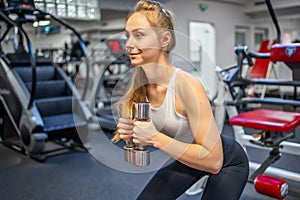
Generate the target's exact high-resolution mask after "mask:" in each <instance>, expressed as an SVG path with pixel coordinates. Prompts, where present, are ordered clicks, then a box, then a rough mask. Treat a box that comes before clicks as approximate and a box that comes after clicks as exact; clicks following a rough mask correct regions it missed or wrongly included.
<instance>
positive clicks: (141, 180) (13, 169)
mask: <svg viewBox="0 0 300 200" xmlns="http://www.w3.org/2000/svg"><path fill="white" fill-rule="evenodd" d="M223 132H224V133H223V134H231V132H232V131H231V128H230V127H229V126H225V127H224V131H223ZM253 154H255V153H253ZM256 155H257V154H256ZM283 157H284V156H283ZM283 157H282V160H283V161H282V162H281V159H280V160H279V161H278V163H279V164H280V162H281V163H285V164H286V165H293V166H294V167H295V168H298V164H295V161H294V160H288V161H287V160H285V159H284V158H283ZM250 158H251V156H250ZM296 163H299V162H296ZM298 170H299V169H298ZM152 175H153V172H148V173H141V174H133V173H125V172H121V171H117V170H115V169H112V168H109V167H107V166H106V165H104V164H102V163H101V162H99V161H98V160H97V159H95V158H94V157H93V156H92V155H91V154H89V153H86V152H78V151H74V152H71V153H67V154H61V155H57V156H53V157H50V158H48V159H47V161H46V162H45V163H40V162H37V161H35V160H32V159H30V158H29V157H28V156H26V155H23V154H20V153H17V152H15V151H13V150H11V149H9V148H7V147H5V146H3V145H0V180H1V181H0V197H1V198H0V199H1V200H40V199H45V200H61V199H64V200H87V199H93V200H104V199H112V200H117V199H118V200H119V199H124V200H133V199H135V198H136V196H137V195H138V193H139V192H140V191H141V190H142V188H143V187H144V185H145V184H146V183H147V181H148V180H149V179H150V178H151V176H152ZM287 182H288V184H289V195H288V196H287V198H286V200H299V199H300V183H296V182H293V181H289V180H287ZM229 192H230V191H229ZM200 196H201V193H200V194H197V195H193V196H189V195H186V194H183V195H182V196H181V197H180V198H178V199H179V200H195V199H200ZM272 199H274V198H271V197H268V196H266V195H262V194H259V193H257V192H256V191H255V188H254V185H253V184H251V183H247V185H246V188H245V190H244V192H243V194H242V197H241V200H272Z"/></svg>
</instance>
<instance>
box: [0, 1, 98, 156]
mask: <svg viewBox="0 0 300 200" xmlns="http://www.w3.org/2000/svg"><path fill="white" fill-rule="evenodd" d="M0 6H1V8H0V19H1V21H2V22H3V23H5V24H6V27H7V29H6V30H5V32H4V33H3V34H2V35H1V38H0V43H1V47H2V43H3V40H4V39H5V37H6V36H7V34H8V33H9V31H10V30H11V29H12V28H14V29H17V30H18V37H19V46H18V48H17V49H16V50H15V52H13V53H6V52H5V51H4V49H2V48H1V57H0V140H1V142H2V144H3V145H5V146H7V147H10V148H12V149H14V150H17V151H19V152H22V153H25V154H28V155H29V156H30V157H32V158H34V159H37V160H39V161H44V160H45V159H46V158H47V156H51V155H55V154H58V153H62V152H68V151H69V150H85V148H84V145H83V142H82V139H84V137H85V135H84V134H88V131H87V128H88V125H89V123H91V121H92V114H91V112H90V111H89V109H88V107H87V106H86V104H85V103H84V102H83V99H84V96H85V92H84V93H83V95H80V93H79V91H78V90H77V89H76V87H75V86H74V83H73V82H72V81H71V80H70V77H68V76H67V75H66V73H65V72H64V71H63V70H62V69H61V68H60V67H58V66H57V65H55V64H54V63H52V62H51V61H50V60H48V59H41V58H38V57H36V55H35V52H34V50H33V47H32V44H31V42H30V40H29V37H28V35H27V33H26V32H25V30H24V29H23V25H24V24H26V23H33V22H34V21H37V20H40V19H44V18H46V17H48V18H49V17H50V18H51V19H52V20H55V21H57V22H59V23H60V24H62V25H64V26H65V27H66V28H68V29H70V30H71V31H72V32H73V33H74V34H75V35H76V36H77V37H78V40H79V44H80V47H81V49H82V52H83V55H84V56H85V57H86V60H87V62H88V59H87V50H86V46H85V43H84V41H83V40H82V38H81V36H80V34H79V33H78V32H76V30H75V29H74V28H73V27H71V26H70V25H68V24H67V23H66V22H63V21H61V20H59V19H58V18H56V17H54V16H53V15H51V14H49V13H45V12H43V11H40V10H37V9H36V8H35V6H34V1H33V0H9V1H8V0H7V1H6V0H1V1H0ZM11 14H13V15H14V16H17V17H16V18H14V19H12V18H11V17H10V15H11ZM24 43H25V44H26V46H24ZM87 73H89V71H88V70H87ZM87 77H88V75H87ZM86 83H88V81H87V82H86ZM87 87H88V86H87V84H86V85H85V88H84V91H86V88H87ZM78 132H80V133H81V134H78ZM83 133H84V134H83ZM46 144H47V145H46Z"/></svg>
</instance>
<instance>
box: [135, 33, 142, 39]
mask: <svg viewBox="0 0 300 200" xmlns="http://www.w3.org/2000/svg"><path fill="white" fill-rule="evenodd" d="M135 36H136V37H137V38H141V37H142V36H143V35H142V34H141V33H136V35H135Z"/></svg>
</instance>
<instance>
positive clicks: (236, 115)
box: [219, 0, 300, 196]
mask: <svg viewBox="0 0 300 200" xmlns="http://www.w3.org/2000/svg"><path fill="white" fill-rule="evenodd" d="M265 3H266V5H267V7H268V10H269V13H270V16H271V18H272V21H273V23H274V26H275V28H276V31H277V44H275V45H272V47H271V50H270V53H257V52H251V51H249V49H248V47H247V46H238V47H235V53H236V56H237V65H236V66H232V67H228V68H225V69H220V70H219V72H220V74H221V76H222V77H223V80H224V82H225V83H226V85H227V91H228V92H227V99H226V100H227V101H226V105H227V106H226V110H227V114H228V116H229V118H230V119H229V123H230V124H231V125H232V126H233V130H234V136H235V139H236V140H237V141H238V142H239V143H241V144H242V145H243V146H244V147H255V148H261V149H268V150H270V151H269V156H268V157H267V158H266V159H265V160H264V161H263V162H262V163H259V164H257V163H254V162H250V166H252V167H255V168H256V169H255V171H254V172H253V173H252V174H251V175H250V177H249V181H250V182H252V183H256V180H257V178H259V177H260V175H262V174H263V173H264V172H265V170H267V169H269V170H270V172H272V173H273V174H274V175H275V176H281V177H286V178H288V179H291V180H295V181H300V174H299V173H296V172H292V171H288V170H284V169H280V168H272V170H271V169H270V168H271V167H270V166H271V165H272V164H273V163H275V162H276V161H277V160H279V159H280V157H281V155H282V153H286V154H291V155H296V156H299V155H300V154H299V149H300V144H299V143H298V142H294V141H291V139H293V138H294V137H295V134H296V131H295V129H296V128H297V127H298V126H299V125H300V112H299V106H300V101H299V97H298V96H297V95H298V93H297V88H299V87H300V79H299V77H300V76H299V75H300V74H299V72H300V44H299V43H292V44H280V38H281V32H280V28H279V24H278V21H277V18H276V15H275V12H274V10H273V7H272V4H271V1H270V0H265ZM253 58H258V59H269V60H270V61H272V62H283V63H285V64H286V65H287V66H288V67H289V68H290V69H291V70H292V72H293V80H276V79H254V78H247V77H243V76H242V69H243V67H244V66H245V65H249V66H250V67H251V66H252V65H253V62H252V59H253ZM252 84H261V85H276V86H290V87H293V88H294V94H293V96H292V98H289V99H283V98H280V97H273V96H271V97H264V98H257V97H248V96H247V95H246V92H245V89H246V88H247V87H248V86H250V85H252ZM252 103H256V104H260V105H262V106H261V107H258V108H253V107H248V105H249V104H252ZM266 105H273V106H274V107H275V108H268V107H266ZM264 106H265V107H264ZM277 106H280V109H278V108H277ZM244 128H248V129H253V130H257V132H255V133H254V134H253V135H252V136H251V135H249V134H245V131H244ZM269 167H270V168H269ZM271 179H272V178H271ZM278 188H279V189H280V187H278ZM278 188H277V189H275V188H274V190H276V191H277V190H278ZM285 191H286V190H285ZM264 192H266V193H267V191H264ZM278 193H280V191H279V192H278ZM285 195H286V194H285ZM281 196H283V194H281Z"/></svg>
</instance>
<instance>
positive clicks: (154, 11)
mask: <svg viewBox="0 0 300 200" xmlns="http://www.w3.org/2000/svg"><path fill="white" fill-rule="evenodd" d="M134 13H142V14H143V15H144V16H145V17H146V19H147V20H148V21H149V22H150V24H151V26H153V27H155V28H159V29H161V30H162V31H169V32H170V33H171V36H172V38H171V42H170V43H169V45H168V48H167V52H168V53H169V52H170V51H171V50H172V49H173V48H174V47H175V45H176V39H175V33H174V20H173V17H172V15H171V13H170V12H169V11H167V10H165V9H164V8H163V6H162V4H161V3H159V2H156V1H152V0H140V1H139V2H138V3H137V4H136V6H135V7H134V9H133V10H132V12H130V13H129V15H128V18H127V19H129V18H130V17H131V16H132V15H133V14H134ZM147 83H148V79H147V77H146V75H145V72H144V70H143V69H142V68H141V67H137V68H135V72H134V75H133V80H132V83H131V86H130V88H129V90H128V92H127V93H126V94H125V95H124V96H123V97H122V98H121V99H120V100H119V101H118V102H117V103H116V104H115V107H116V109H117V111H118V113H119V114H120V115H121V116H122V117H125V118H131V114H132V113H131V112H132V110H131V107H132V103H134V102H146V101H147V99H146V86H147Z"/></svg>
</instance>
